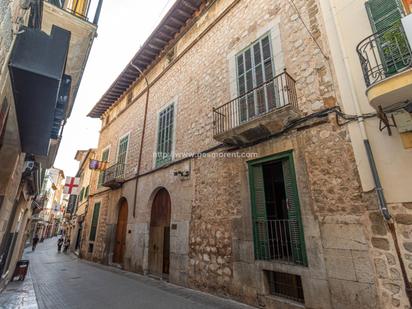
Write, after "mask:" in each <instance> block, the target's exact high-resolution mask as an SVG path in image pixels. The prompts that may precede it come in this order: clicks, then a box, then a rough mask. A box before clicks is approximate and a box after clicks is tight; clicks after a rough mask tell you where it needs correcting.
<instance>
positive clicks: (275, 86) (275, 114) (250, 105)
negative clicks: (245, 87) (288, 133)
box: [213, 70, 298, 145]
mask: <svg viewBox="0 0 412 309" xmlns="http://www.w3.org/2000/svg"><path fill="white" fill-rule="evenodd" d="M297 116H298V112H297V95H296V88H295V80H294V79H293V78H292V77H291V76H290V75H289V74H288V73H287V72H286V70H285V71H284V72H283V73H281V74H279V75H277V76H275V77H274V78H273V79H271V80H269V81H266V82H265V83H263V84H261V85H259V86H258V87H256V88H254V89H252V90H251V91H249V92H247V93H245V94H243V95H241V96H239V97H237V98H235V99H233V100H231V101H229V102H227V103H226V104H224V105H222V106H220V107H218V108H214V109H213V137H214V138H215V139H216V140H218V141H221V142H223V143H226V144H228V145H242V144H247V143H250V142H253V141H256V140H259V139H261V138H264V137H267V136H269V135H271V134H274V133H276V132H279V131H280V130H282V128H283V127H284V125H285V124H286V123H287V122H288V120H289V119H290V118H294V117H297Z"/></svg>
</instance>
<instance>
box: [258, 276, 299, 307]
mask: <svg viewBox="0 0 412 309" xmlns="http://www.w3.org/2000/svg"><path fill="white" fill-rule="evenodd" d="M265 275H266V278H267V282H268V286H269V293H270V294H271V295H275V296H280V297H284V298H288V299H291V300H294V301H297V302H300V303H305V298H304V296H303V287H302V278H301V277H300V276H297V275H292V274H287V273H281V272H277V271H265Z"/></svg>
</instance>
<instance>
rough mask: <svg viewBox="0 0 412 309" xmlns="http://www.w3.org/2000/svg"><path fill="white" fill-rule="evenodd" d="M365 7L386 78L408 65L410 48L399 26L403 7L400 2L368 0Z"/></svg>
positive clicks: (394, 0)
mask: <svg viewBox="0 0 412 309" xmlns="http://www.w3.org/2000/svg"><path fill="white" fill-rule="evenodd" d="M365 6H366V10H367V12H368V16H369V21H370V24H371V27H372V31H373V32H374V33H376V40H377V48H378V52H379V56H380V59H381V65H382V70H383V71H384V73H385V76H386V77H388V76H390V75H392V74H395V73H397V72H399V71H400V70H402V69H403V68H405V67H406V66H408V65H410V60H411V59H410V52H409V49H410V48H409V44H408V41H407V39H406V36H405V33H404V30H403V27H402V24H401V18H402V17H403V16H404V15H405V13H404V9H403V5H402V3H401V0H369V1H367V2H366V3H365Z"/></svg>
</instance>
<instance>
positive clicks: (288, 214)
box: [249, 152, 307, 265]
mask: <svg viewBox="0 0 412 309" xmlns="http://www.w3.org/2000/svg"><path fill="white" fill-rule="evenodd" d="M249 173H250V174H249V180H250V190H251V198H252V213H253V232H254V245H255V257H256V259H257V260H277V261H280V262H286V263H294V264H300V265H307V261H306V252H305V244H304V237H303V227H302V222H301V217H300V207H299V198H298V193H297V186H296V180H295V172H294V167H293V157H292V154H291V153H290V152H288V153H285V154H281V155H278V156H274V157H271V158H265V159H261V160H256V161H252V162H249Z"/></svg>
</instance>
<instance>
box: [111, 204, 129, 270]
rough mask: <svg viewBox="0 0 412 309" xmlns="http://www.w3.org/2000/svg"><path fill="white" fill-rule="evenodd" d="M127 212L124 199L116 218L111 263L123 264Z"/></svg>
mask: <svg viewBox="0 0 412 309" xmlns="http://www.w3.org/2000/svg"><path fill="white" fill-rule="evenodd" d="M127 212H128V211H127V202H126V200H124V201H122V203H121V205H120V208H119V216H118V219H117V226H116V242H115V245H114V252H113V263H118V264H123V257H124V252H125V250H126V230H127Z"/></svg>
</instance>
